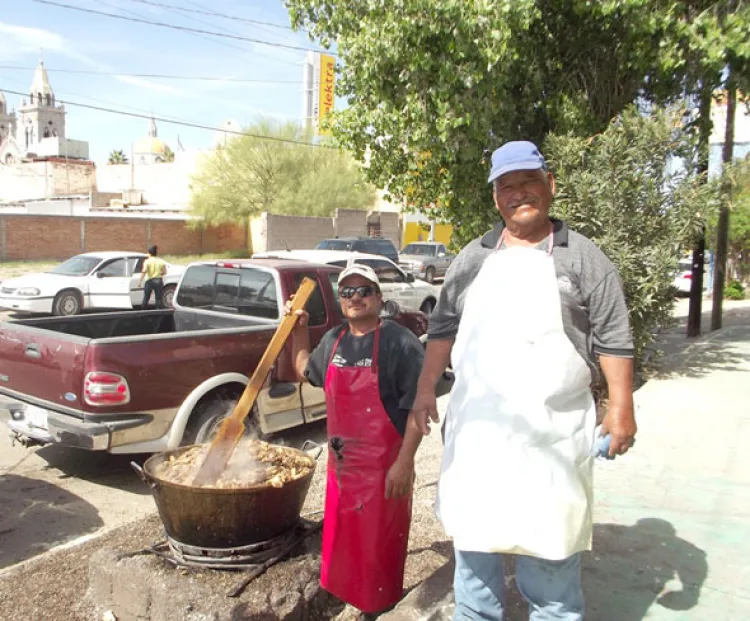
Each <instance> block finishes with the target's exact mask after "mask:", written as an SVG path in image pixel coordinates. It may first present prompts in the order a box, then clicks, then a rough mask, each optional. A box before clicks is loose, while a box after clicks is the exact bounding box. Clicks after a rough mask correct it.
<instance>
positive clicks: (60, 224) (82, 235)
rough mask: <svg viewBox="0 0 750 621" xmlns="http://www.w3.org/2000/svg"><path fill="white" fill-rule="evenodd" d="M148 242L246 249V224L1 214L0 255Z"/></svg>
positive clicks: (185, 250) (168, 250)
mask: <svg viewBox="0 0 750 621" xmlns="http://www.w3.org/2000/svg"><path fill="white" fill-rule="evenodd" d="M152 244H157V245H158V246H159V252H160V253H162V254H208V253H219V252H227V251H231V250H237V251H240V250H247V231H246V228H245V227H241V226H231V225H224V226H220V227H207V228H205V229H204V230H202V231H201V230H199V229H191V228H189V227H188V226H187V223H186V222H185V221H184V220H166V219H159V218H124V217H109V218H108V217H94V216H91V217H80V216H28V215H21V214H17V215H0V260H5V261H11V260H16V261H23V260H31V259H64V258H67V257H70V256H71V255H74V254H78V253H79V252H90V251H96V250H131V251H138V252H143V251H145V249H146V248H148V247H149V246H150V245H152Z"/></svg>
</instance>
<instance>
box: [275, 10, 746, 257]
mask: <svg viewBox="0 0 750 621" xmlns="http://www.w3.org/2000/svg"><path fill="white" fill-rule="evenodd" d="M285 3H286V6H287V7H288V8H289V11H290V15H291V17H292V21H293V24H294V25H295V26H299V27H304V28H305V29H307V30H308V31H310V33H311V35H312V36H313V37H315V38H318V39H320V40H321V42H322V43H323V44H324V45H325V44H328V43H331V42H332V41H335V42H336V44H337V49H338V53H339V58H340V61H341V62H340V63H339V65H338V71H339V82H338V89H339V93H338V94H339V95H341V96H343V97H345V98H346V99H347V101H348V106H347V108H346V109H344V110H343V111H341V112H338V113H337V114H335V115H334V117H333V119H332V126H333V132H334V136H335V137H336V138H337V139H338V140H339V141H340V143H341V144H343V145H344V146H345V147H347V148H348V149H350V150H351V151H352V152H353V153H354V154H355V157H356V158H357V159H359V160H361V161H364V159H365V155H366V154H367V155H368V157H369V167H368V168H367V171H366V172H367V175H368V179H369V180H370V181H371V182H372V183H373V184H374V185H376V186H378V187H384V188H388V190H389V192H390V193H391V194H392V195H394V196H395V197H396V198H397V199H399V200H404V201H406V202H407V203H408V204H409V205H411V206H413V207H414V208H416V209H417V210H422V211H428V210H431V211H432V213H433V215H434V216H435V217H437V218H438V219H440V220H444V221H446V222H449V223H451V224H453V225H454V228H455V230H456V233H457V235H456V240H455V241H456V242H458V243H463V242H465V241H466V240H468V239H470V238H472V237H474V236H475V235H476V234H478V233H479V232H481V231H482V230H484V229H486V228H487V226H488V225H489V223H490V222H491V221H492V220H493V219H494V217H495V216H494V213H493V210H492V208H491V205H492V202H491V199H490V188H489V186H488V185H487V183H486V178H487V158H486V150H488V149H490V150H491V149H493V148H495V147H497V146H499V144H501V143H502V142H504V141H506V140H510V139H519V138H523V139H529V140H534V141H536V142H538V143H540V142H541V141H542V140H543V139H544V137H545V136H546V135H547V134H548V133H549V132H551V131H555V132H557V133H565V132H568V131H572V132H574V133H576V134H578V135H593V134H596V133H597V132H599V131H602V130H603V129H604V128H605V127H606V126H607V123H608V122H609V121H610V120H611V119H612V118H614V117H615V116H616V115H617V114H618V113H620V112H621V111H622V110H624V108H625V107H626V106H628V105H630V104H632V103H633V102H635V101H636V100H638V101H640V102H642V103H649V102H653V103H656V104H662V103H665V102H670V101H672V100H674V99H679V98H682V97H684V96H686V95H691V94H693V93H695V92H696V91H697V89H698V88H699V87H706V88H713V87H714V86H717V85H719V84H721V80H722V75H723V73H722V72H723V70H724V68H725V67H726V65H727V63H728V62H731V63H732V65H733V67H735V74H736V75H738V76H747V71H746V68H747V59H748V58H750V43H749V42H748V37H747V31H748V11H749V9H748V6H747V3H744V4H743V3H738V2H732V1H727V0H722V1H708V0H690V1H687V2H685V1H682V2H676V1H668V0H600V1H598V2H590V1H586V0H476V1H472V2H466V1H465V0H394V1H393V2H388V3H384V2H382V0H362V1H360V2H349V1H348V0H347V1H344V0H285ZM743 79H744V78H743Z"/></svg>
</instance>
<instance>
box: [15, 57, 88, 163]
mask: <svg viewBox="0 0 750 621" xmlns="http://www.w3.org/2000/svg"><path fill="white" fill-rule="evenodd" d="M88 156H89V145H88V143H87V142H83V141H81V140H69V139H68V138H66V136H65V106H63V105H62V104H58V103H57V101H56V100H55V92H54V91H53V90H52V86H51V85H50V82H49V76H48V75H47V69H46V68H45V67H44V62H42V61H41V60H40V61H39V64H38V65H37V68H36V71H35V72H34V79H33V81H32V83H31V88H30V89H29V98H28V101H27V100H26V98H25V97H24V98H23V99H22V100H21V105H20V106H19V107H18V111H15V110H13V111H10V112H9V111H8V106H7V102H6V99H5V97H4V95H3V94H2V93H0V165H3V164H15V163H18V162H22V161H27V160H34V159H44V158H54V157H62V158H66V159H81V160H85V159H88Z"/></svg>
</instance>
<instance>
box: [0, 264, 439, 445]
mask: <svg viewBox="0 0 750 621" xmlns="http://www.w3.org/2000/svg"><path fill="white" fill-rule="evenodd" d="M339 272H340V268H338V267H334V266H329V265H316V264H312V263H304V262H300V261H290V260H274V259H257V260H242V261H218V262H216V261H213V262H201V263H194V264H191V265H190V266H189V267H188V268H187V270H186V271H185V273H184V275H183V277H182V279H181V280H180V283H179V285H178V287H177V291H176V292H175V297H174V300H175V301H174V308H173V309H168V310H166V309H165V310H156V311H125V312H115V313H101V314H95V315H83V316H77V317H66V318H58V317H51V318H43V319H27V320H22V321H13V322H5V323H2V324H0V344H1V346H0V394H2V395H5V396H6V397H8V398H9V399H10V403H8V404H5V407H6V408H7V409H8V410H9V411H10V419H9V421H8V424H9V426H10V428H11V430H12V432H13V434H14V436H15V437H16V438H17V439H18V440H21V441H22V442H24V443H26V444H39V443H42V444H45V443H57V444H62V445H67V446H73V447H79V448H84V449H89V450H101V451H110V452H112V453H141V452H156V451H160V450H165V449H170V448H174V447H177V446H179V445H181V444H187V443H197V442H204V441H206V440H207V439H209V438H210V437H211V435H212V434H213V433H214V432H215V430H216V428H217V425H218V423H219V422H220V420H221V419H222V418H223V417H224V416H226V415H227V414H228V413H229V412H231V410H232V408H233V406H234V403H235V402H236V400H237V398H238V397H239V395H240V394H241V392H242V390H243V389H244V387H245V385H246V384H247V382H248V377H249V376H250V375H252V371H253V369H254V368H255V366H256V365H257V363H258V362H259V360H260V358H261V356H262V355H263V352H264V351H265V349H266V346H267V345H268V342H269V341H270V339H271V336H272V335H273V333H274V330H275V329H276V326H277V324H278V322H279V320H280V317H281V314H282V309H283V304H284V302H285V300H287V299H288V298H289V296H290V294H291V293H293V292H294V291H296V289H297V287H298V285H299V283H300V282H301V281H302V279H303V278H304V277H305V276H307V277H310V278H313V279H314V280H315V281H316V282H317V285H318V287H317V289H316V291H315V293H314V294H313V296H312V298H311V299H310V301H309V302H308V305H307V310H308V311H309V313H310V337H311V340H312V343H313V344H315V343H317V342H318V341H319V340H320V338H321V337H322V336H323V334H324V333H325V332H326V331H327V330H329V329H330V328H332V327H333V326H335V325H337V324H339V323H340V322H341V321H342V318H341V315H340V310H339V304H338V301H337V299H336V295H337V281H338V274H339ZM386 307H387V309H388V311H389V312H387V313H385V315H386V317H387V318H388V319H389V320H390V319H392V320H396V321H398V322H399V323H402V325H405V326H407V327H408V328H410V329H411V330H412V331H413V332H414V333H415V334H416V335H417V336H418V337H422V339H424V335H425V333H426V330H427V317H426V316H425V315H423V314H422V313H407V312H400V311H399V309H397V308H395V307H393V306H391V305H386ZM324 416H325V401H324V398H323V391H322V390H320V389H317V388H314V387H312V386H310V385H309V384H300V383H299V382H297V381H296V380H295V379H294V372H293V369H292V361H291V347H289V346H287V347H286V348H285V349H284V351H283V352H282V354H281V356H280V357H279V359H278V361H277V363H276V365H275V367H274V370H273V372H272V373H271V375H270V376H269V379H268V381H267V382H266V385H265V387H264V389H263V391H262V392H261V395H260V397H259V398H258V401H257V404H256V411H255V416H254V417H253V421H254V424H256V425H257V426H259V427H260V431H261V432H262V433H264V434H268V433H273V432H276V431H280V430H282V429H288V428H290V427H296V426H298V425H303V424H305V423H309V422H312V421H315V420H318V419H320V418H322V417H324Z"/></svg>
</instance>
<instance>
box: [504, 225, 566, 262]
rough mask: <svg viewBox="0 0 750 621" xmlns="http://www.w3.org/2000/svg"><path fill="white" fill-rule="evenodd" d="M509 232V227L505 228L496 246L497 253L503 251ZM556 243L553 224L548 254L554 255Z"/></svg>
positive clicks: (550, 228)
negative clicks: (553, 250) (553, 249)
mask: <svg viewBox="0 0 750 621" xmlns="http://www.w3.org/2000/svg"><path fill="white" fill-rule="evenodd" d="M507 232H508V227H507V226H505V227H503V232H502V233H500V239H498V240H497V245H496V246H495V252H497V251H498V250H501V249H502V246H503V242H505V238H506V234H507ZM554 242H555V231H554V227H553V225H552V222H550V223H549V242H548V243H547V254H552V248H553V247H554Z"/></svg>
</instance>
